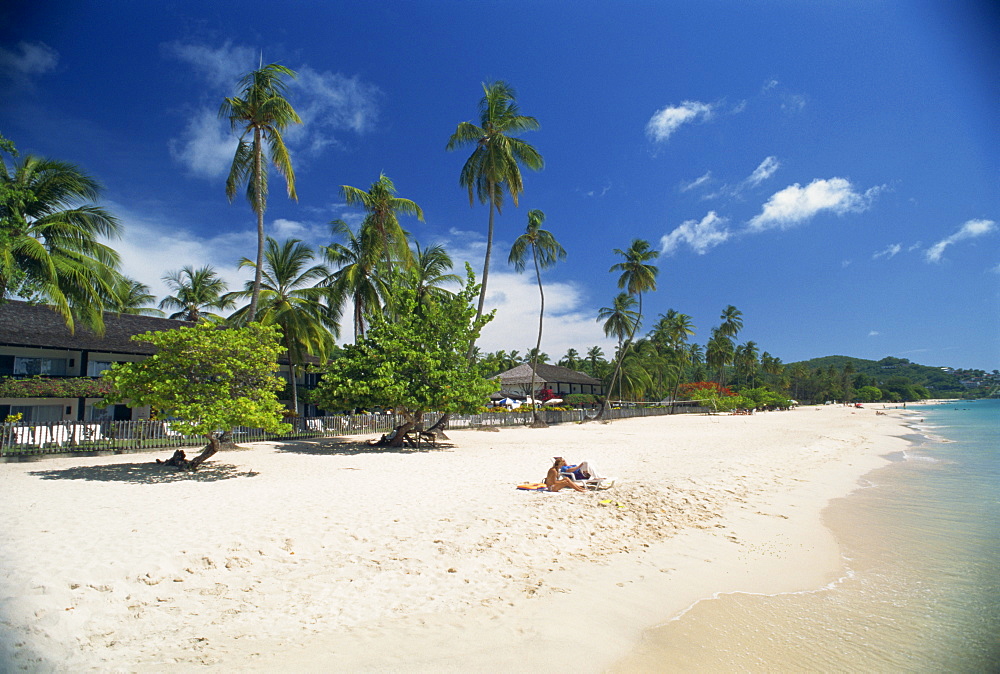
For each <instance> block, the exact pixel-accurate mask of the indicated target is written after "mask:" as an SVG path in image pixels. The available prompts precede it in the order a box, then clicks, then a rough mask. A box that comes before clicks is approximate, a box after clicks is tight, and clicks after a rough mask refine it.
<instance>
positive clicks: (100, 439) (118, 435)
mask: <svg viewBox="0 0 1000 674" xmlns="http://www.w3.org/2000/svg"><path fill="white" fill-rule="evenodd" d="M695 411H698V412H700V411H702V410H701V409H700V408H687V409H685V410H683V412H686V413H690V412H695ZM540 413H541V415H542V418H543V419H544V420H545V422H546V423H549V424H561V423H578V422H580V421H583V420H584V418H587V417H590V418H593V417H594V416H595V415H596V410H581V409H575V410H567V411H562V410H547V409H543V410H540ZM665 414H670V409H669V408H667V407H656V408H650V407H624V408H611V409H608V410H607V412H606V413H605V418H606V419H628V418H632V417H648V416H660V415H665ZM440 416H441V415H440V414H437V413H431V412H428V413H427V414H425V415H424V418H423V423H424V426H425V427H430V426H431V425H432V424H434V423H435V422H436V421H437V420H438V419H439V418H440ZM531 422H532V415H531V412H530V411H525V412H499V413H498V412H486V413H483V414H454V415H451V416H450V417H449V420H448V428H450V429H462V428H480V427H484V426H526V425H528V424H530V423H531ZM402 423H403V417H402V416H400V415H397V414H347V415H339V416H326V417H308V418H301V419H296V420H295V421H294V422H293V424H292V426H293V430H292V431H291V432H290V433H286V434H283V435H276V434H273V433H266V432H264V431H263V430H261V429H259V428H243V427H240V428H236V429H234V430H233V431H232V432H231V434H230V435H231V438H232V440H233V441H234V442H257V441H261V440H274V439H295V438H314V437H329V436H340V435H371V434H378V433H388V432H389V431H391V430H392V429H393V428H396V427H397V426H399V425H400V424H402ZM204 444H205V437H204V436H201V435H184V434H183V433H180V432H178V431H175V430H173V429H172V428H171V425H170V422H169V421H146V420H143V421H100V422H98V421H89V422H84V421H54V422H48V423H35V424H33V423H5V424H0V457H21V456H35V455H44V454H61V453H91V452H99V453H104V452H111V453H115V452H135V451H143V450H146V449H163V448H179V447H197V446H201V445H204Z"/></svg>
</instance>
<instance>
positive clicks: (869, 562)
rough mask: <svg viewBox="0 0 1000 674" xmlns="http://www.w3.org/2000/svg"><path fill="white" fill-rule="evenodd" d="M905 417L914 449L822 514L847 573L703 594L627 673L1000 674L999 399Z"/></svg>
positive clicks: (913, 411) (655, 636) (923, 409)
mask: <svg viewBox="0 0 1000 674" xmlns="http://www.w3.org/2000/svg"><path fill="white" fill-rule="evenodd" d="M907 420H908V423H909V425H910V427H911V428H912V430H913V435H912V436H911V437H910V438H909V439H910V440H911V443H912V444H911V445H910V446H909V447H908V448H907V449H906V450H905V451H903V452H899V453H896V454H893V455H891V456H890V457H889V458H890V459H891V463H890V464H889V465H888V466H886V467H884V468H880V469H878V470H876V471H873V472H872V473H870V474H868V475H867V476H865V478H864V479H863V480H862V482H861V484H862V488H861V489H859V490H857V491H855V492H854V493H853V494H852V495H850V496H848V497H846V498H843V499H838V500H836V501H834V502H833V503H832V504H831V505H830V507H829V508H828V509H827V511H826V512H825V514H824V519H825V522H826V524H827V526H829V527H830V528H831V530H832V531H833V532H834V534H835V535H836V537H837V539H838V541H839V542H840V545H841V550H842V552H843V555H844V561H845V569H846V571H845V575H844V577H843V578H841V579H839V580H838V581H836V582H834V583H831V584H830V585H829V586H828V587H826V588H821V589H817V590H816V591H814V592H804V593H796V594H784V595H775V596H761V595H743V594H736V595H726V596H722V597H720V598H718V599H714V600H711V601H703V602H700V603H699V604H697V605H696V606H695V607H694V608H693V609H692V610H691V611H689V612H688V613H687V614H686V615H684V617H683V618H681V619H679V620H676V621H673V622H671V623H668V624H667V625H664V626H663V627H661V628H658V629H657V630H653V631H651V633H650V634H649V635H648V637H647V639H646V642H645V644H644V645H643V647H642V649H641V650H642V651H643V652H642V654H641V657H640V658H638V659H636V660H633V661H632V663H633V664H632V665H631V666H630V668H635V669H642V670H645V671H664V672H688V671H690V672H949V673H951V672H955V673H962V672H1000V400H979V401H960V402H951V403H942V404H938V405H926V406H916V407H911V408H910V409H909V410H907ZM639 663H644V664H639Z"/></svg>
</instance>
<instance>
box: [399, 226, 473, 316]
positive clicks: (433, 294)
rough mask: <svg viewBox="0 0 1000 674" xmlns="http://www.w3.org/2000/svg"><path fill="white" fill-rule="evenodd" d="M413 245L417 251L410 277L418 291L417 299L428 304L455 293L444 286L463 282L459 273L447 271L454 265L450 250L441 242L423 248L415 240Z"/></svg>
mask: <svg viewBox="0 0 1000 674" xmlns="http://www.w3.org/2000/svg"><path fill="white" fill-rule="evenodd" d="M413 245H414V247H415V248H416V251H414V252H413V263H414V264H413V269H412V270H411V271H410V274H409V277H410V283H412V284H413V288H414V289H415V290H416V291H417V301H418V302H420V303H421V304H424V305H426V304H428V303H430V302H434V301H436V300H439V299H446V298H448V297H450V296H451V295H452V294H453V293H452V292H451V291H450V290H448V289H446V288H444V286H446V285H453V284H457V283H461V282H462V279H461V278H459V276H458V274H449V273H447V272H448V270H449V269H451V268H452V266H453V265H452V261H451V256H450V255H448V251H446V250H445V249H444V246H442V245H440V244H437V245H434V246H431V247H430V248H421V247H420V244H419V243H417V242H416V241H414V242H413Z"/></svg>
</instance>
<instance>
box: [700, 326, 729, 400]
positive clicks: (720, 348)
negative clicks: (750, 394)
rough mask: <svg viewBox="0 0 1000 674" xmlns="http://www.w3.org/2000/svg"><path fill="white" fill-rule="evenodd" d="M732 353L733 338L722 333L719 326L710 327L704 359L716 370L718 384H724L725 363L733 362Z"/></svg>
mask: <svg viewBox="0 0 1000 674" xmlns="http://www.w3.org/2000/svg"><path fill="white" fill-rule="evenodd" d="M733 353H734V347H733V340H732V339H730V338H729V337H728V336H726V335H725V334H724V333H723V331H722V327H721V326H720V327H718V328H712V338H711V339H709V340H708V344H707V345H706V347H705V361H706V362H707V363H708V366H709V367H710V368H715V369H716V370H717V372H718V377H717V380H718V382H719V386H725V385H726V378H725V371H726V365H728V364H730V363H731V362H733Z"/></svg>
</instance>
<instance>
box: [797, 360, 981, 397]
mask: <svg viewBox="0 0 1000 674" xmlns="http://www.w3.org/2000/svg"><path fill="white" fill-rule="evenodd" d="M800 362H801V363H802V364H803V365H805V366H806V367H807V368H809V369H810V370H816V369H821V370H828V369H829V368H830V367H833V368H834V369H835V370H837V371H843V369H844V366H845V365H847V364H848V363H850V364H851V365H852V366H853V367H854V370H855V372H857V374H858V375H863V378H864V379H867V378H870V383H872V384H874V385H875V386H879V387H883V386H884V385H886V384H890V383H892V380H893V379H894V378H896V377H905V378H906V379H908V380H910V382H912V383H913V384H914V385H916V386H923V387H924V388H926V389H927V390H928V391H929V392H930V393H931V395H932V396H933V397H935V398H949V397H960V396H963V395H965V394H966V392H967V390H966V388H965V387H964V386H962V382H961V381H960V380H959V377H958V376H957V375H954V374H949V373H947V372H945V371H944V370H943V369H941V368H940V367H932V366H930V365H918V364H917V363H911V362H910V361H909V360H907V359H906V358H892V357H887V358H883V359H882V360H865V359H864V358H852V357H850V356H824V357H822V358H812V359H811V360H803V361H800ZM794 365H796V363H790V364H789V366H794Z"/></svg>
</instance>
